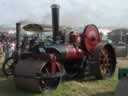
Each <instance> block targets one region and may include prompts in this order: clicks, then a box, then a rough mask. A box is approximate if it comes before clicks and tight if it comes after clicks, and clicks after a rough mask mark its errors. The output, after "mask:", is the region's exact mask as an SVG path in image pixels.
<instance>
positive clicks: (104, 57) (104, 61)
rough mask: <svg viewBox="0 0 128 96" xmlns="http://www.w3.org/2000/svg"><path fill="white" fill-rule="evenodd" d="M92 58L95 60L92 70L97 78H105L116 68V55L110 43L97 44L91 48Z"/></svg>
mask: <svg viewBox="0 0 128 96" xmlns="http://www.w3.org/2000/svg"><path fill="white" fill-rule="evenodd" d="M93 58H94V60H95V61H96V65H95V69H93V71H94V72H95V73H94V75H95V76H96V78H97V79H106V78H109V77H111V76H112V75H113V73H114V72H115V68H116V55H115V50H114V48H113V47H112V46H111V45H110V44H102V43H100V44H98V46H96V48H95V49H94V50H93Z"/></svg>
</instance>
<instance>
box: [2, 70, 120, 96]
mask: <svg viewBox="0 0 128 96" xmlns="http://www.w3.org/2000/svg"><path fill="white" fill-rule="evenodd" d="M117 82H118V80H117V72H116V74H115V75H114V77H113V78H112V79H108V80H77V81H75V80H73V81H64V82H62V83H61V84H60V85H59V87H58V88H57V89H56V90H54V91H52V92H48V93H42V94H37V93H31V92H28V91H25V90H20V89H16V87H15V85H14V82H13V80H12V78H9V79H7V78H5V77H3V75H2V74H1V76H0V96H114V91H115V87H116V85H117Z"/></svg>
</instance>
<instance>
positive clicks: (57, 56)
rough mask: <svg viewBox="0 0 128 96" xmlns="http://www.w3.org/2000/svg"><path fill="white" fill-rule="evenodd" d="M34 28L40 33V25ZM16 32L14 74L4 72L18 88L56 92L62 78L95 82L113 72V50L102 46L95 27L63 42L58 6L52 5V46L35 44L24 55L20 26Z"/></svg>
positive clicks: (18, 24)
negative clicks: (87, 77) (54, 90)
mask: <svg viewBox="0 0 128 96" xmlns="http://www.w3.org/2000/svg"><path fill="white" fill-rule="evenodd" d="M30 25H32V24H30ZM34 25H36V26H37V25H38V26H39V27H34V28H40V29H41V25H40V24H34ZM30 27H31V28H30ZM23 28H26V30H29V28H30V29H32V28H33V26H29V24H28V25H25V26H24V27H23ZM16 29H17V32H16V37H17V46H16V54H15V56H14V58H12V59H13V61H15V62H13V63H12V65H13V70H12V67H8V68H7V69H4V72H6V73H7V72H8V70H11V72H12V73H11V75H13V77H14V81H15V85H16V87H17V88H22V89H28V90H31V91H34V92H45V91H48V90H53V89H56V88H57V87H58V85H59V84H60V82H61V80H62V77H65V78H68V79H71V80H72V79H73V80H74V79H79V78H85V77H86V76H87V75H89V76H92V75H93V76H94V77H96V78H97V79H106V78H110V77H111V76H112V75H113V74H114V72H115V67H116V55H115V49H114V48H113V46H112V45H111V44H107V43H104V42H102V40H101V39H100V35H99V31H98V28H97V27H96V26H95V25H94V24H89V25H87V26H85V28H84V31H83V32H68V35H67V36H65V35H63V37H65V38H63V39H62V37H61V33H60V30H59V6H58V5H57V4H53V5H52V29H53V31H52V32H53V36H52V37H53V42H52V43H51V44H50V45H48V46H42V45H41V44H39V43H38V44H36V46H33V47H32V50H31V51H30V50H29V51H27V52H26V51H24V52H23V51H21V47H20V33H21V23H17V24H16ZM66 38H68V39H66ZM12 65H11V66H12ZM9 74H10V73H9ZM9 74H8V75H9ZM5 75H7V74H5ZM8 75H7V76H8Z"/></svg>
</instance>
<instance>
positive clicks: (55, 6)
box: [51, 4, 60, 8]
mask: <svg viewBox="0 0 128 96" xmlns="http://www.w3.org/2000/svg"><path fill="white" fill-rule="evenodd" d="M59 7H60V6H59V5H58V4H52V5H51V8H59Z"/></svg>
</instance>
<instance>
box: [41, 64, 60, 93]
mask: <svg viewBox="0 0 128 96" xmlns="http://www.w3.org/2000/svg"><path fill="white" fill-rule="evenodd" d="M48 65H50V64H49V63H46V64H45V65H44V66H43V67H42V69H41V71H42V74H43V73H44V74H50V72H51V70H50V66H48ZM57 68H58V71H61V68H60V67H59V64H57ZM61 78H62V77H55V78H46V79H42V80H40V81H39V83H40V85H41V89H42V91H46V92H47V91H50V90H53V89H56V88H57V86H58V85H59V83H60V81H61Z"/></svg>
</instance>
